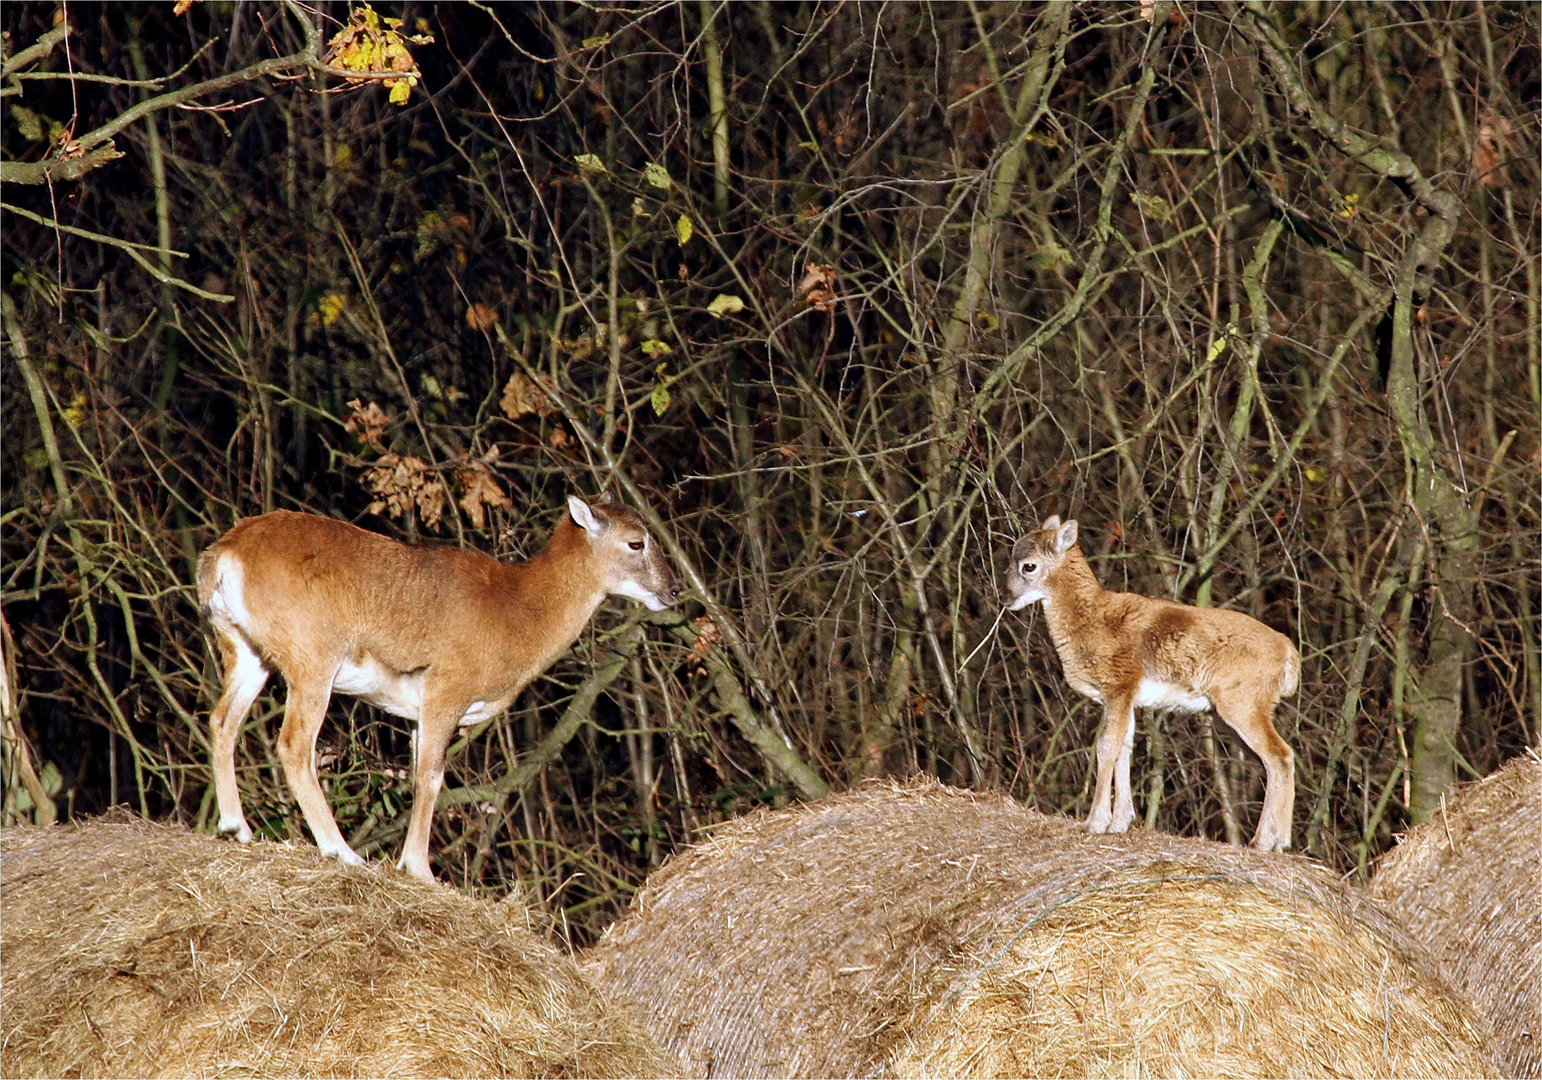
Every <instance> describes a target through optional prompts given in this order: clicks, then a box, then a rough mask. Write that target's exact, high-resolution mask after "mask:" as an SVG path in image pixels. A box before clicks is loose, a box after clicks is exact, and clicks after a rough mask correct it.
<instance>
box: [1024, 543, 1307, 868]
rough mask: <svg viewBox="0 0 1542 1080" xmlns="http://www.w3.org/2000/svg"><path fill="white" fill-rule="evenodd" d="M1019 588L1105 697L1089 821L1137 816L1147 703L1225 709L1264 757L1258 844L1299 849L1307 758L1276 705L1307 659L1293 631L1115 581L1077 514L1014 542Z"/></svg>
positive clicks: (1118, 827)
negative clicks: (1139, 719) (1296, 823)
mask: <svg viewBox="0 0 1542 1080" xmlns="http://www.w3.org/2000/svg"><path fill="white" fill-rule="evenodd" d="M1007 596H1008V599H1009V604H1008V609H1009V610H1011V611H1018V610H1021V609H1022V608H1025V607H1027V606H1028V605H1029V604H1033V603H1036V602H1038V601H1041V600H1042V601H1043V602H1044V620H1045V622H1047V623H1048V624H1049V635H1050V638H1051V639H1052V640H1053V641H1054V643H1055V651H1057V652H1058V653H1059V654H1060V662H1061V664H1062V665H1063V666H1064V668H1065V677H1066V681H1067V682H1068V683H1070V684H1071V686H1072V687H1073V688H1074V689H1075V690H1076V691H1077V692H1078V693H1080V694H1083V695H1085V696H1087V697H1090V698H1091V699H1092V700H1093V701H1098V702H1102V704H1103V727H1102V730H1101V731H1100V732H1099V734H1098V783H1097V788H1096V790H1094V792H1093V795H1092V812H1091V813H1090V814H1089V815H1088V816H1087V831H1089V832H1095V833H1103V832H1124V831H1125V830H1126V829H1128V828H1129V827H1130V822H1131V821H1133V820H1134V819H1135V802H1134V799H1133V798H1132V797H1131V794H1130V750H1131V748H1132V747H1133V745H1134V742H1135V712H1134V710H1135V708H1136V707H1137V706H1145V707H1148V708H1154V709H1172V710H1176V711H1181V712H1203V711H1204V710H1206V709H1209V708H1214V709H1215V711H1216V712H1217V713H1219V714H1220V716H1221V719H1222V720H1225V721H1226V722H1227V723H1228V724H1230V725H1231V726H1232V728H1233V729H1235V730H1236V732H1237V734H1238V735H1241V736H1242V740H1243V741H1244V742H1246V743H1247V744H1248V746H1250V747H1252V749H1253V752H1254V753H1256V754H1257V755H1258V756H1259V757H1260V758H1262V759H1263V763H1264V771H1265V773H1266V776H1267V782H1266V786H1265V789H1264V809H1263V813H1262V815H1260V817H1259V820H1258V831H1257V832H1256V833H1254V834H1253V846H1254V847H1256V848H1260V849H1262V850H1264V851H1282V850H1284V849H1285V848H1288V847H1290V821H1291V810H1292V807H1293V806H1294V805H1295V798H1296V788H1295V763H1294V758H1293V756H1292V755H1291V752H1290V747H1288V746H1286V745H1285V742H1284V740H1282V739H1281V738H1280V736H1279V734H1278V733H1277V732H1276V731H1275V730H1274V720H1273V717H1274V708H1275V706H1276V705H1278V704H1279V701H1280V699H1281V698H1282V697H1286V696H1288V695H1290V694H1293V693H1295V692H1296V685H1297V683H1298V682H1299V681H1300V678H1301V657H1300V655H1299V654H1298V653H1297V652H1296V647H1295V646H1294V645H1292V644H1291V642H1290V639H1289V638H1287V637H1285V635H1284V634H1281V633H1279V632H1278V631H1275V630H1271V629H1270V628H1269V627H1267V626H1265V625H1264V624H1263V623H1261V622H1259V621H1258V620H1257V619H1253V618H1250V617H1249V616H1247V615H1244V614H1242V613H1241V612H1240V611H1223V610H1221V609H1219V608H1196V607H1189V606H1188V605H1187V604H1178V603H1174V602H1173V601H1171V600H1159V599H1155V598H1153V597H1149V596H1138V595H1136V594H1134V593H1116V592H1109V591H1107V590H1106V589H1104V588H1103V587H1102V586H1101V585H1099V584H1098V579H1097V578H1096V577H1094V576H1093V574H1092V568H1091V567H1090V566H1088V565H1087V559H1086V557H1085V556H1084V555H1083V554H1082V550H1081V548H1080V547H1078V546H1077V544H1076V522H1074V521H1067V522H1066V523H1065V524H1064V525H1062V524H1061V523H1060V518H1059V516H1058V515H1057V516H1055V517H1051V518H1050V519H1049V520H1048V521H1046V522H1044V524H1043V525H1042V526H1041V527H1040V528H1039V529H1038V530H1036V531H1034V532H1030V533H1029V534H1028V535H1027V536H1024V537H1023V538H1022V539H1021V540H1019V541H1018V542H1017V544H1016V545H1015V546H1014V547H1013V548H1012V567H1011V569H1010V570H1009V571H1008V573H1007ZM1115 779H1117V784H1116V785H1114V786H1115V787H1116V789H1117V790H1116V793H1115V794H1114V796H1113V798H1112V801H1111V800H1110V794H1111V793H1110V790H1109V789H1110V786H1111V784H1112V783H1113V781H1114V780H1115Z"/></svg>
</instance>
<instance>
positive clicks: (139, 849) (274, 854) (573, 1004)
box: [0, 821, 679, 1077]
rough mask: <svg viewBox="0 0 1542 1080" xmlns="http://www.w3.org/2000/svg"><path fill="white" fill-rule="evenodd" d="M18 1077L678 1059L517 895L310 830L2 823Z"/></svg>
mask: <svg viewBox="0 0 1542 1080" xmlns="http://www.w3.org/2000/svg"><path fill="white" fill-rule="evenodd" d="M0 900H3V904H4V918H3V921H0V965H3V969H4V980H3V985H0V1037H3V1044H0V1073H3V1074H4V1075H5V1076H86V1077H92V1076H104V1077H105V1076H257V1077H265V1076H382V1077H385V1076H390V1077H398V1076H403V1077H405V1076H521V1077H535V1076H638V1075H650V1074H651V1075H659V1074H669V1073H674V1072H678V1070H679V1066H678V1064H675V1063H674V1062H672V1061H671V1060H670V1059H668V1058H667V1057H665V1056H663V1055H662V1054H661V1053H660V1052H659V1051H658V1050H656V1049H655V1048H654V1045H653V1044H652V1043H651V1042H650V1041H649V1040H648V1039H647V1038H646V1036H644V1035H642V1034H641V1033H640V1031H639V1029H638V1028H637V1027H636V1026H635V1025H634V1024H632V1023H631V1022H629V1021H628V1020H626V1019H624V1018H622V1017H620V1016H618V1015H617V1013H616V1012H615V1010H614V1009H613V1008H612V1007H611V1005H610V1001H609V999H608V998H607V997H606V996H605V995H604V994H603V993H602V992H601V991H599V990H598V989H597V988H596V987H595V986H594V985H593V983H592V982H591V981H590V980H589V979H587V978H586V977H585V976H584V975H583V974H582V973H581V972H580V971H579V970H578V969H577V968H576V966H575V965H574V964H573V962H572V960H571V959H569V958H568V957H567V956H565V955H563V954H561V953H559V952H557V951H556V950H554V949H552V948H551V947H550V946H548V945H546V944H544V943H543V942H541V941H539V940H537V938H536V937H535V936H534V935H533V934H532V933H531V932H530V931H529V930H528V929H527V927H526V923H525V912H524V911H523V909H521V908H520V907H518V906H517V905H508V904H504V905H499V904H492V903H487V902H484V901H481V900H475V899H471V898H469V897H466V896H463V895H461V894H459V893H456V892H454V891H452V890H450V889H447V888H444V887H442V886H436V885H428V884H424V883H420V882H416V881H412V880H410V879H409V878H407V877H406V876H405V875H403V874H399V873H396V872H394V871H391V870H389V869H386V868H383V867H369V868H358V869H354V868H344V867H342V866H339V865H338V864H337V863H335V862H328V861H326V860H324V859H322V858H321V857H320V855H319V854H318V853H317V852H316V850H315V848H313V847H311V846H310V845H309V844H295V845H287V844H253V845H250V846H243V845H238V844H234V843H230V842H227V841H220V840H216V839H214V838H212V837H207V836H199V835H196V834H194V833H191V832H189V831H187V830H185V829H181V828H175V827H170V826H164V825H154V824H150V823H147V822H141V821H134V822H112V823H92V824H86V825H81V826H77V827H73V828H61V827H54V828H48V829H35V828H17V829H7V830H5V831H4V832H3V833H0Z"/></svg>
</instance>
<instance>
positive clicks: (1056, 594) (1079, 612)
mask: <svg viewBox="0 0 1542 1080" xmlns="http://www.w3.org/2000/svg"><path fill="white" fill-rule="evenodd" d="M1049 584H1050V587H1049V589H1048V590H1046V592H1047V595H1046V596H1045V598H1044V621H1045V622H1046V623H1047V624H1048V626H1049V636H1050V638H1051V639H1052V640H1053V641H1054V642H1055V649H1056V651H1057V652H1059V653H1060V654H1061V656H1062V657H1063V656H1064V655H1065V653H1066V650H1067V649H1068V648H1070V647H1072V646H1073V645H1074V643H1076V642H1079V641H1088V640H1091V639H1092V638H1093V637H1094V636H1095V635H1094V634H1093V633H1092V630H1093V628H1094V623H1095V622H1096V620H1097V618H1098V616H1099V614H1100V613H1101V611H1102V608H1103V602H1104V598H1105V597H1106V596H1107V595H1108V594H1107V593H1106V592H1105V591H1104V589H1103V586H1101V585H1099V584H1098V579H1097V577H1096V576H1094V575H1093V573H1092V567H1090V566H1088V565H1087V559H1086V557H1085V556H1084V555H1082V550H1081V548H1079V547H1073V548H1071V550H1070V551H1068V552H1066V557H1065V560H1064V561H1063V562H1061V564H1060V565H1059V566H1058V567H1056V569H1055V572H1054V575H1053V577H1052V578H1051V580H1050V583H1049Z"/></svg>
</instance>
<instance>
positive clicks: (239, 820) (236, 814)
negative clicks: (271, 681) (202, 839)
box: [209, 621, 269, 844]
mask: <svg viewBox="0 0 1542 1080" xmlns="http://www.w3.org/2000/svg"><path fill="white" fill-rule="evenodd" d="M214 633H215V636H216V637H217V638H218V639H219V649H220V666H221V668H222V673H223V679H224V687H223V689H221V691H220V699H219V701H218V702H216V703H215V706H214V711H213V712H211V713H210V714H209V734H210V740H209V742H210V748H209V749H210V756H211V757H212V758H213V764H214V796H215V799H216V801H217V802H218V803H219V811H220V820H219V831H220V832H222V833H232V834H234V835H235V838H236V839H237V840H239V841H241V843H243V844H245V843H249V842H250V841H251V839H252V830H251V827H250V826H249V825H247V823H246V815H245V814H244V813H243V812H242V809H241V789H240V787H239V786H238V785H237V784H236V742H237V741H238V740H239V738H240V735H241V725H242V723H244V722H245V720H246V715H247V713H249V712H251V710H252V703H253V702H255V701H256V700H257V695H258V694H260V693H262V688H263V686H264V685H266V684H267V681H268V675H269V671H268V666H267V665H266V664H264V663H263V662H262V658H261V657H260V656H258V655H257V652H256V650H254V649H253V648H252V647H251V645H249V644H247V641H246V639H245V638H244V637H242V636H241V633H240V631H238V630H236V629H235V628H234V627H232V626H229V625H225V624H222V623H220V622H219V621H216V622H215V624H214Z"/></svg>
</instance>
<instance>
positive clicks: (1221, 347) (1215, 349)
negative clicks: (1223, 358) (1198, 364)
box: [1205, 334, 1226, 364]
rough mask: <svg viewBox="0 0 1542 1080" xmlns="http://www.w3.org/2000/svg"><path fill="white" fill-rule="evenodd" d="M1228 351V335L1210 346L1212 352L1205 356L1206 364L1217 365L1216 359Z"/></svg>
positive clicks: (1223, 335)
mask: <svg viewBox="0 0 1542 1080" xmlns="http://www.w3.org/2000/svg"><path fill="white" fill-rule="evenodd" d="M1225 351H1226V335H1225V334H1222V335H1221V336H1220V337H1218V338H1216V339H1215V341H1214V342H1212V343H1211V345H1210V351H1209V352H1208V353H1206V354H1205V363H1207V364H1213V363H1215V358H1216V357H1217V356H1220V355H1221V354H1222V353H1223V352H1225Z"/></svg>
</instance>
